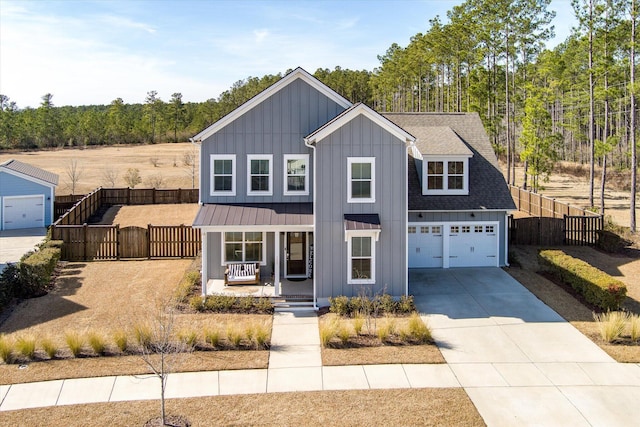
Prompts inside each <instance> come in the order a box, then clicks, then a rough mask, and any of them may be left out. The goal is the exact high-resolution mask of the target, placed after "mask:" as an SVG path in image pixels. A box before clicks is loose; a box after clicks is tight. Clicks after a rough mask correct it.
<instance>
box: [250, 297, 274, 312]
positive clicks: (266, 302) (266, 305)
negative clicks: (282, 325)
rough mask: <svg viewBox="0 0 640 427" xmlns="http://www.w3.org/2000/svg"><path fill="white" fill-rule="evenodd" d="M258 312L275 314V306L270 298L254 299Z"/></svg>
mask: <svg viewBox="0 0 640 427" xmlns="http://www.w3.org/2000/svg"><path fill="white" fill-rule="evenodd" d="M254 303H255V307H256V310H257V311H258V312H260V313H265V314H270V313H273V304H272V303H271V300H270V299H269V298H268V297H259V298H255V299H254Z"/></svg>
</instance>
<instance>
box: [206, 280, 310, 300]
mask: <svg viewBox="0 0 640 427" xmlns="http://www.w3.org/2000/svg"><path fill="white" fill-rule="evenodd" d="M214 294H217V295H220V294H222V295H237V296H253V297H272V296H274V295H275V286H273V282H271V281H263V282H262V283H261V284H260V285H230V286H225V284H224V280H223V279H209V281H208V282H207V295H214ZM286 295H296V296H308V297H313V280H312V279H306V280H303V281H293V280H287V279H281V280H280V296H286Z"/></svg>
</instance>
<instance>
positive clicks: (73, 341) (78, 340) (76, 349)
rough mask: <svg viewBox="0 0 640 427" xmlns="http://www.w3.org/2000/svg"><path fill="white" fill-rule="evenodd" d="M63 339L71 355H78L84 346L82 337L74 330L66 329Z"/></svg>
mask: <svg viewBox="0 0 640 427" xmlns="http://www.w3.org/2000/svg"><path fill="white" fill-rule="evenodd" d="M64 340H65V342H66V343H67V347H68V348H69V351H70V352H71V354H72V355H73V357H78V356H80V354H81V353H82V347H83V346H84V339H83V337H82V336H81V335H80V334H79V333H78V332H76V331H67V332H65V334H64Z"/></svg>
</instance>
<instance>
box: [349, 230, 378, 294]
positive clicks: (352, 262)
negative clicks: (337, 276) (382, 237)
mask: <svg viewBox="0 0 640 427" xmlns="http://www.w3.org/2000/svg"><path fill="white" fill-rule="evenodd" d="M375 242H376V238H375V236H374V235H373V234H371V233H369V234H350V235H348V238H347V251H348V254H349V262H348V266H347V283H349V284H354V285H355V284H368V283H375V271H376V257H375V252H376V251H375Z"/></svg>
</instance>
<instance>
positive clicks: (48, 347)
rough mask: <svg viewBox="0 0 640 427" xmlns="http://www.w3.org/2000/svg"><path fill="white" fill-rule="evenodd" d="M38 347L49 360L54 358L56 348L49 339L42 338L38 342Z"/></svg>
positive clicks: (56, 351)
mask: <svg viewBox="0 0 640 427" xmlns="http://www.w3.org/2000/svg"><path fill="white" fill-rule="evenodd" d="M40 347H42V350H43V351H44V352H45V353H46V354H47V356H49V358H50V359H53V358H55V357H56V354H57V353H58V346H57V345H56V344H55V343H54V342H53V341H52V340H51V339H50V338H47V337H45V338H42V339H41V340H40Z"/></svg>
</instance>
